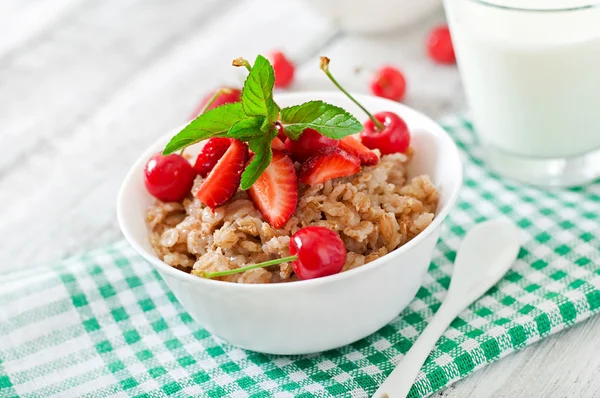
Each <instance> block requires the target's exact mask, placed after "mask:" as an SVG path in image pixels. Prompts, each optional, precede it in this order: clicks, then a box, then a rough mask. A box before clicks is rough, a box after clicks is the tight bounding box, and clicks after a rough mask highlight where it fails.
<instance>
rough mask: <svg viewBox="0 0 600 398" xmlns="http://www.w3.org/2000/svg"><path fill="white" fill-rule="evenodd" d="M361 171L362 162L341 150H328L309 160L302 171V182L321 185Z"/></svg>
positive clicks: (300, 176) (300, 178)
mask: <svg viewBox="0 0 600 398" xmlns="http://www.w3.org/2000/svg"><path fill="white" fill-rule="evenodd" d="M359 171H360V160H359V159H358V158H357V157H356V156H353V155H350V154H349V153H348V152H345V151H342V150H341V149H339V148H326V149H323V150H322V151H321V152H319V153H317V154H316V155H315V156H313V157H312V158H309V159H308V160H307V161H306V162H304V164H303V165H302V168H301V169H300V175H299V180H300V182H302V183H304V184H308V185H315V184H321V183H323V182H325V181H329V180H331V179H334V178H338V177H347V176H351V175H353V174H356V173H358V172H359Z"/></svg>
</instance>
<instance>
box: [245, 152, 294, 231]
mask: <svg viewBox="0 0 600 398" xmlns="http://www.w3.org/2000/svg"><path fill="white" fill-rule="evenodd" d="M247 192H248V196H250V199H252V201H253V202H254V205H255V206H256V208H257V209H258V210H259V211H260V212H261V213H262V215H263V216H264V217H265V219H266V220H267V221H268V223H269V224H271V226H272V227H273V228H281V227H283V226H284V225H285V224H286V223H287V222H288V221H289V219H290V218H291V217H292V214H294V212H295V211H296V205H297V204H298V178H297V177H296V169H295V168H294V162H292V159H290V158H289V157H288V156H287V155H286V154H284V153H283V152H280V151H277V150H275V151H273V159H272V160H271V164H270V165H269V167H267V169H266V170H265V172H264V173H263V174H262V175H261V176H260V177H259V178H258V180H257V181H256V182H255V183H254V184H253V185H252V186H251V187H250V189H248V191H247Z"/></svg>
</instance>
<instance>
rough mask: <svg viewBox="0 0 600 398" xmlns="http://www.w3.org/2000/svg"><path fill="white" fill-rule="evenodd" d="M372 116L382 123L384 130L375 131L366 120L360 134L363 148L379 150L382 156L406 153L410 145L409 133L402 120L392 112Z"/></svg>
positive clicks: (370, 121)
mask: <svg viewBox="0 0 600 398" xmlns="http://www.w3.org/2000/svg"><path fill="white" fill-rule="evenodd" d="M373 116H374V117H375V118H376V119H377V120H379V121H380V122H381V123H383V125H384V129H383V130H382V131H379V130H377V126H375V123H373V121H372V120H371V119H368V120H367V121H366V122H365V129H364V130H363V131H362V132H361V133H360V139H361V141H362V143H363V144H364V146H366V147H367V148H371V149H379V151H381V154H382V155H387V154H388V153H397V152H402V153H404V152H406V150H407V149H408V146H409V145H410V132H409V131H408V126H407V125H406V123H405V122H404V120H402V118H400V116H398V115H396V114H395V113H392V112H379V113H376V114H375V115H373Z"/></svg>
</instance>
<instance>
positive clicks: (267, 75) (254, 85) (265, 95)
mask: <svg viewBox="0 0 600 398" xmlns="http://www.w3.org/2000/svg"><path fill="white" fill-rule="evenodd" d="M274 85H275V72H274V71H273V67H272V66H271V64H270V63H269V61H268V60H267V59H266V58H265V57H263V56H262V55H259V56H257V57H256V61H254V66H253V67H252V70H251V71H250V74H249V75H248V78H247V79H246V82H245V83H244V88H243V89H242V105H243V106H244V111H245V112H246V114H247V115H248V116H266V117H267V119H268V120H269V121H270V122H274V121H276V120H277V117H278V116H279V107H278V106H277V104H276V103H275V101H274V100H273V87H274Z"/></svg>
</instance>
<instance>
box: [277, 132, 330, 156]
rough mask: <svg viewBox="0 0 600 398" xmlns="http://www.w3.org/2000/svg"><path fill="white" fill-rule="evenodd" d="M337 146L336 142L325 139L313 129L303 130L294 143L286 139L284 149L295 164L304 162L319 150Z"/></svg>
mask: <svg viewBox="0 0 600 398" xmlns="http://www.w3.org/2000/svg"><path fill="white" fill-rule="evenodd" d="M339 145H340V143H339V141H338V140H334V139H331V138H329V137H325V136H324V135H321V134H320V133H319V132H318V131H317V130H313V129H306V130H304V131H303V132H302V135H301V136H300V138H298V139H297V140H295V141H294V140H292V139H290V138H288V140H287V141H286V142H285V147H286V148H287V150H288V151H289V152H290V154H291V156H292V159H294V160H295V161H297V162H304V161H305V160H306V159H308V158H310V157H311V156H313V155H314V154H315V153H317V152H318V151H320V150H321V149H325V148H337V147H338V146H339Z"/></svg>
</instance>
